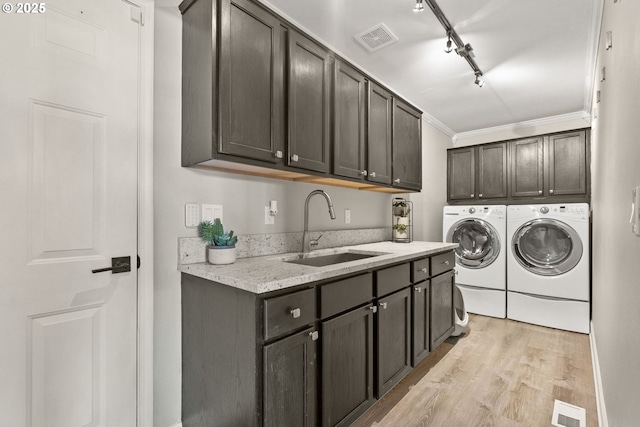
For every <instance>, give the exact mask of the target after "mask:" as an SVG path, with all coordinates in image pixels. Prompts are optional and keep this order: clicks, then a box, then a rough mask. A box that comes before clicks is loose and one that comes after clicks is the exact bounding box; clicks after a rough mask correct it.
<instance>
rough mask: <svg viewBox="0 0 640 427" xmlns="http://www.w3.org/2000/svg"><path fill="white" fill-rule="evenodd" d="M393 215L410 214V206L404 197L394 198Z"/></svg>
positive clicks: (404, 215)
mask: <svg viewBox="0 0 640 427" xmlns="http://www.w3.org/2000/svg"><path fill="white" fill-rule="evenodd" d="M392 206H393V215H394V216H400V217H407V216H409V211H410V209H409V206H408V204H407V202H406V200H404V199H393V205H392Z"/></svg>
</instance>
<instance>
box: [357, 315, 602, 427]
mask: <svg viewBox="0 0 640 427" xmlns="http://www.w3.org/2000/svg"><path fill="white" fill-rule="evenodd" d="M469 325H470V329H469V332H468V333H467V334H465V335H463V336H461V337H457V338H449V339H448V340H447V341H445V342H444V343H443V344H442V345H441V346H440V347H438V348H437V349H436V351H434V352H433V353H432V354H431V355H430V356H429V357H427V359H425V360H424V361H423V362H422V363H421V364H420V365H419V366H417V367H416V368H415V369H414V370H413V371H412V372H411V373H410V374H409V375H408V376H407V377H406V378H405V379H404V380H402V382H400V384H398V385H397V386H396V387H395V388H394V389H393V390H391V391H390V392H389V393H387V395H385V396H384V397H383V398H382V399H380V401H378V402H377V403H376V405H374V407H373V408H371V409H370V410H369V411H368V412H367V413H366V414H364V415H363V416H362V417H361V418H360V419H359V420H357V421H356V422H355V423H354V424H353V425H354V426H355V427H367V426H372V427H400V426H402V427H440V426H442V427H447V426H451V427H461V426H463V427H475V426H477V427H537V426H550V425H551V415H552V413H553V404H554V400H555V399H558V400H562V401H564V402H567V403H570V404H573V405H577V406H581V407H583V408H585V409H586V412H587V426H588V427H596V426H597V420H598V417H597V413H596V401H595V387H594V381H593V369H592V366H591V353H590V351H591V350H590V348H589V337H588V335H584V334H578V333H573V332H567V331H560V330H557V329H551V328H545V327H542V326H536V325H529V324H526V323H520V322H516V321H512V320H507V319H495V318H492V317H485V316H477V315H470V322H469Z"/></svg>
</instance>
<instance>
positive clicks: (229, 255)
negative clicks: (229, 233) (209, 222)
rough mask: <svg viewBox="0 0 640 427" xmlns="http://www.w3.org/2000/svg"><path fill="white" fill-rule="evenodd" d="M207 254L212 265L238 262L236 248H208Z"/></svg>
mask: <svg viewBox="0 0 640 427" xmlns="http://www.w3.org/2000/svg"><path fill="white" fill-rule="evenodd" d="M207 253H208V255H209V257H208V259H209V263H210V264H216V265H225V264H233V262H234V261H235V260H236V247H235V246H207Z"/></svg>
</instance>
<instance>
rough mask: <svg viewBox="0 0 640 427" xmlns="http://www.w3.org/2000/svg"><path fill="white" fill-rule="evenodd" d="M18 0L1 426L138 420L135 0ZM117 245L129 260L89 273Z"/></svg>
mask: <svg viewBox="0 0 640 427" xmlns="http://www.w3.org/2000/svg"><path fill="white" fill-rule="evenodd" d="M11 3H12V4H13V5H14V10H13V11H12V12H11V13H2V15H1V16H0V39H1V40H2V42H0V61H1V63H2V66H0V91H1V92H0V239H1V241H2V244H1V245H0V339H1V341H0V361H2V363H1V364H0V426H15V427H19V426H33V427H80V426H112V427H129V426H135V425H136V366H137V365H136V358H137V356H136V318H137V312H136V308H137V304H136V294H137V277H136V276H137V272H136V256H137V255H136V254H137V162H138V159H137V148H138V76H139V70H138V68H139V40H138V39H139V37H138V34H139V27H138V23H137V22H135V20H136V19H135V17H136V13H137V12H136V11H137V9H136V8H133V7H132V6H131V5H130V4H128V3H125V2H124V1H118V0H111V1H77V0H76V1H74V0H47V1H46V2H45V3H42V4H43V5H44V9H45V10H39V12H40V13H29V14H26V13H16V12H17V11H16V9H15V7H16V6H17V3H16V2H11ZM25 4H26V3H25ZM3 10H4V8H3ZM23 11H26V9H24V10H23ZM132 17H133V18H134V19H132ZM112 257H130V259H131V271H129V272H123V273H118V274H112V272H109V271H107V272H102V273H95V274H94V273H92V270H95V269H100V268H104V267H110V266H111V261H112V260H111V259H112Z"/></svg>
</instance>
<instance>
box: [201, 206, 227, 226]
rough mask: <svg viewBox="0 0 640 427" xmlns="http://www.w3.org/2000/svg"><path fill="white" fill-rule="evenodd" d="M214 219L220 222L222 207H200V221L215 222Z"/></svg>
mask: <svg viewBox="0 0 640 427" xmlns="http://www.w3.org/2000/svg"><path fill="white" fill-rule="evenodd" d="M216 218H220V222H222V223H224V221H223V220H222V205H202V220H203V221H211V222H213V221H215V219H216Z"/></svg>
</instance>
